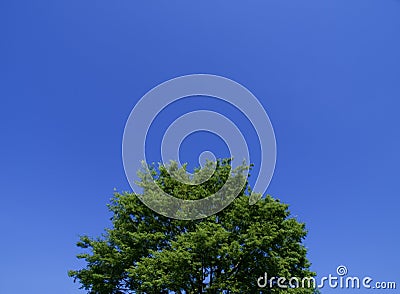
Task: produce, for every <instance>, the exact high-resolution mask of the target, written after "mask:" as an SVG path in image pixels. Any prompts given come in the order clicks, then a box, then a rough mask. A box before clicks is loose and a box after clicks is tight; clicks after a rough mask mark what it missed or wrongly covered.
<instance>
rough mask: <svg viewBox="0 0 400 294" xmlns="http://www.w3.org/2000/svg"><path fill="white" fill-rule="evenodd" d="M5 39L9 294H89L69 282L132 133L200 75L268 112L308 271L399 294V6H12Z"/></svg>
mask: <svg viewBox="0 0 400 294" xmlns="http://www.w3.org/2000/svg"><path fill="white" fill-rule="evenodd" d="M0 31H1V35H0V42H1V47H0V84H1V86H0V99H1V100H0V101H1V104H0V126H1V152H0V166H1V171H0V187H1V206H0V209H1V213H0V222H1V242H0V253H1V259H0V293H1V294H17V293H33V294H53V293H60V294H67V293H68V294H73V293H82V292H81V291H79V290H78V285H77V284H73V283H72V280H71V279H70V278H68V277H67V270H68V269H74V268H77V267H79V266H81V265H82V263H79V262H78V261H77V260H76V259H75V254H76V253H78V252H79V250H78V249H76V248H75V242H76V241H77V239H78V235H80V234H89V235H99V234H100V233H101V232H102V230H103V228H104V227H106V226H109V224H110V223H109V220H108V218H109V217H110V214H109V213H108V211H107V208H106V203H108V201H109V199H110V198H111V197H112V192H113V188H114V187H116V188H117V189H118V190H120V191H123V190H128V189H129V185H128V182H127V180H126V178H125V175H124V171H123V166H122V160H121V140H122V134H123V128H124V124H125V121H126V119H127V117H128V115H129V113H130V111H131V109H132V107H133V106H134V105H135V103H136V102H137V101H138V100H139V99H140V97H141V96H142V95H143V94H145V93H146V92H147V91H148V90H150V89H151V88H152V87H154V86H156V85H157V84H159V83H160V82H163V81H166V80H168V79H171V78H173V77H176V76H180V75H186V74H192V73H211V74H217V75H222V76H226V77H228V78H231V79H233V80H235V81H237V82H240V83H241V84H243V85H245V86H246V87H247V88H248V89H250V90H251V91H252V92H253V93H254V94H255V95H256V96H257V97H258V98H259V99H260V100H261V103H262V104H263V106H264V107H265V109H266V110H267V112H268V114H269V116H270V118H271V121H272V123H273V126H274V128H275V132H276V138H277V144H278V145H277V146H278V157H277V168H276V172H275V175H274V177H273V180H272V183H271V185H270V187H269V189H268V193H269V194H272V195H273V196H275V197H278V198H280V199H281V200H282V201H284V202H287V203H289V204H290V205H291V211H292V213H293V214H294V215H296V216H297V217H298V219H300V220H301V221H304V222H306V224H307V228H308V230H309V235H308V237H307V239H306V242H305V243H306V245H307V247H308V248H309V258H310V260H311V261H312V269H313V270H315V271H317V272H318V274H319V275H320V276H322V275H327V274H329V273H332V274H334V273H335V270H336V267H337V266H338V265H340V264H344V265H346V266H347V267H348V268H349V273H351V274H353V275H357V274H359V275H361V276H363V275H369V276H371V277H373V278H374V279H375V280H382V281H389V280H394V281H397V283H398V286H400V266H399V264H400V256H399V253H398V248H399V245H398V244H399V243H400V235H399V225H400V221H399V219H398V211H399V207H400V197H399V168H400V156H399V150H400V136H399V126H400V115H399V109H400V2H399V1H395V0H374V1H372V0H326V1H320V0H303V1H298V0H292V1H277V0H275V1H251V2H249V1H211V0H206V1H197V2H193V1H190V3H189V1H141V3H140V4H139V3H136V2H135V1H126V0H121V1H103V0H96V1H78V0H70V1H48V0H47V1H46V0H43V1H2V2H1V3H0ZM210 103H211V104H212V102H210ZM211 104H210V105H203V106H204V107H205V108H212V105H211ZM182 107H187V106H182ZM179 109H180V110H181V109H183V108H179ZM180 110H179V111H180ZM169 111H170V113H172V115H174V110H173V108H171V109H169ZM179 111H177V114H176V115H178V114H179ZM238 124H240V122H238ZM202 138H203V137H202V135H199V136H198V137H197V138H196V136H193V138H192V140H194V141H192V142H190V141H189V138H188V142H186V143H185V144H186V146H191V145H190V144H192V146H195V145H196V140H197V142H202ZM214 139H215V138H213V139H212V140H214ZM250 143H251V142H250ZM218 144H219V143H217V142H216V143H215V146H218ZM183 147H184V146H183ZM183 147H182V152H183V155H182V156H183V158H187V160H191V159H192V154H193V153H190V149H191V148H186V151H185V148H183ZM188 149H189V150H188ZM220 150H223V148H222V147H221V148H220ZM255 164H256V165H257V163H256V162H255ZM340 291H343V290H329V289H326V290H323V293H338V292H340ZM347 292H354V293H363V291H362V290H358V291H347ZM375 292H377V293H378V292H379V291H375ZM392 292H393V291H392ZM392 292H391V291H386V292H385V293H392Z"/></svg>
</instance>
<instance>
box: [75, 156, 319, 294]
mask: <svg viewBox="0 0 400 294" xmlns="http://www.w3.org/2000/svg"><path fill="white" fill-rule="evenodd" d="M181 169H182V171H184V170H185V169H186V167H185V166H184V167H182V168H181ZM199 172H201V171H200V169H198V170H196V171H195V173H199ZM230 173H231V161H230V160H228V159H226V160H219V161H218V162H217V164H216V170H215V172H214V174H213V175H212V177H211V178H210V179H209V180H208V181H206V182H204V183H202V184H199V185H188V184H182V183H180V182H179V181H176V180H174V179H173V178H171V176H170V173H169V172H168V168H167V167H164V166H160V167H159V168H158V169H156V168H153V170H152V174H151V177H152V179H154V180H156V181H157V183H158V184H159V185H160V187H162V188H163V190H164V191H166V192H167V193H170V194H173V195H175V196H179V197H182V198H184V199H199V198H202V197H206V196H208V195H210V194H212V193H214V192H215V191H216V190H218V189H219V188H220V187H221V185H223V183H224V180H226V178H227V177H228V176H229V174H230ZM147 180H149V179H148V178H147ZM147 180H146V176H145V175H142V181H143V182H145V181H147ZM251 194H252V192H251V189H250V187H249V186H248V185H247V184H246V186H245V188H244V189H243V190H242V191H241V193H240V195H239V196H238V197H237V198H236V199H235V200H234V201H233V202H232V203H231V204H230V205H229V206H228V207H227V208H225V209H224V210H222V211H220V212H218V213H217V214H215V215H213V216H210V217H207V218H203V219H199V220H194V221H186V220H177V219H171V218H167V217H164V216H162V215H159V214H157V213H155V212H153V211H152V210H151V209H149V208H148V207H147V206H145V205H144V204H143V203H142V202H141V200H140V197H142V196H143V195H138V194H133V193H122V194H119V193H116V194H115V195H114V198H113V199H112V202H111V204H110V205H109V209H110V210H111V212H112V213H113V217H112V228H111V229H107V230H106V232H105V233H104V235H103V236H102V237H100V238H90V237H88V236H83V237H81V239H80V241H79V242H78V243H77V245H78V246H79V247H80V248H83V249H85V250H86V251H87V252H86V253H84V254H80V255H78V258H80V259H84V260H85V262H86V267H85V268H83V269H80V270H73V271H70V272H69V275H70V276H71V277H73V278H74V280H75V281H79V282H80V284H81V287H82V288H83V289H86V290H87V291H88V293H98V294H111V293H112V294H116V293H157V294H158V293H182V294H183V293H313V290H312V289H306V288H298V289H279V288H277V287H272V288H268V289H267V288H265V289H262V288H259V287H258V286H257V279H258V277H260V276H264V273H265V272H267V274H268V276H269V277H286V278H290V277H298V278H302V277H305V276H307V277H312V276H314V275H315V274H314V273H312V272H310V271H309V262H308V260H307V259H306V248H305V247H304V246H303V245H302V240H303V238H304V237H305V236H306V231H305V225H304V224H303V223H299V222H297V221H296V220H295V219H294V218H291V217H290V213H289V211H288V205H286V204H283V203H280V201H279V200H276V199H273V198H272V197H270V196H266V197H265V198H262V199H259V200H258V199H257V200H258V201H257V200H256V201H253V200H252V201H250V202H251V203H254V204H253V205H249V195H251Z"/></svg>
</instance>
